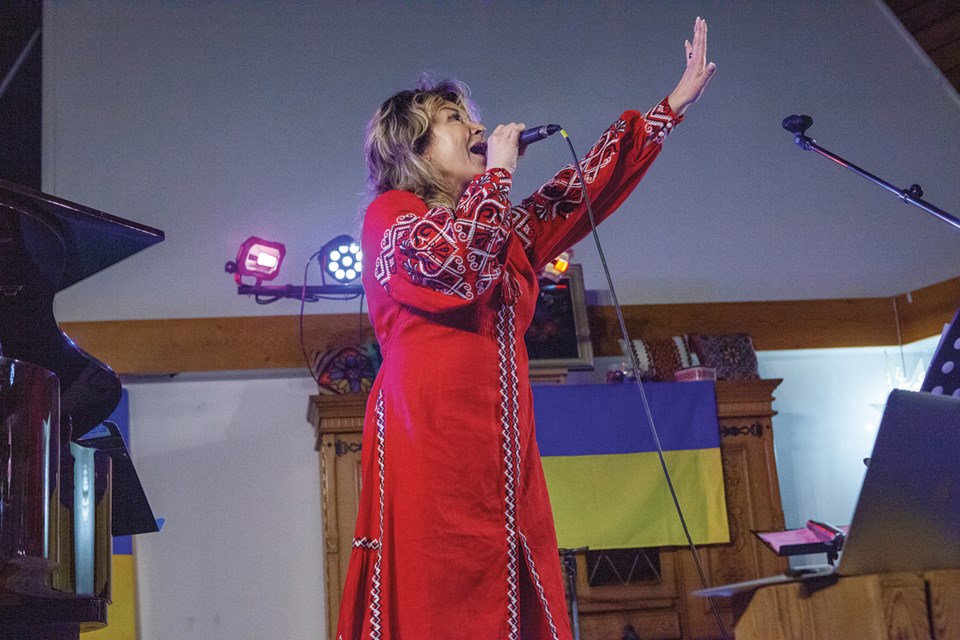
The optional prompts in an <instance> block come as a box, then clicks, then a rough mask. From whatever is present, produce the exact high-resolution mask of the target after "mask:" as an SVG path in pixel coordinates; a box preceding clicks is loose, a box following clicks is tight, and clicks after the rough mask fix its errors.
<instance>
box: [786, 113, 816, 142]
mask: <svg viewBox="0 0 960 640" xmlns="http://www.w3.org/2000/svg"><path fill="white" fill-rule="evenodd" d="M780 124H781V125H782V126H783V128H784V129H786V130H787V131H789V132H790V133H792V134H793V141H794V142H795V143H796V145H797V146H798V147H800V148H801V149H803V150H804V151H809V150H810V147H809V146H808V145H807V143H808V142H812V140H811V139H810V138H808V137H807V135H806V131H807V129H809V128H810V127H811V126H813V118H811V117H810V116H798V115H796V114H794V115H792V116H787V117H786V118H784V119H783V122H781V123H780Z"/></svg>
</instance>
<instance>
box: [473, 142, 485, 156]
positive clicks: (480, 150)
mask: <svg viewBox="0 0 960 640" xmlns="http://www.w3.org/2000/svg"><path fill="white" fill-rule="evenodd" d="M470 153H475V154H477V155H478V156H486V155H487V143H486V142H478V143H477V144H475V145H473V146H472V147H470Z"/></svg>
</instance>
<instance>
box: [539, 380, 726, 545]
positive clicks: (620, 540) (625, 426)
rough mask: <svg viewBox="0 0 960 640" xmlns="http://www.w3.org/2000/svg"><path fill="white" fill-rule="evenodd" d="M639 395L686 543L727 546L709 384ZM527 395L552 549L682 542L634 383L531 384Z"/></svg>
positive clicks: (664, 386) (657, 386)
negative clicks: (554, 538)
mask: <svg viewBox="0 0 960 640" xmlns="http://www.w3.org/2000/svg"><path fill="white" fill-rule="evenodd" d="M644 390H645V391H646V395H647V399H648V401H649V403H650V410H651V413H652V414H653V420H654V422H655V423H656V426H657V432H658V433H659V436H660V444H661V446H662V448H663V451H664V459H665V460H666V465H667V469H668V470H669V471H670V477H671V479H672V480H673V486H674V489H675V490H676V492H677V497H678V499H679V500H680V506H681V507H682V508H683V514H684V518H685V519H686V522H687V527H688V528H689V529H690V534H691V536H692V537H693V541H694V542H695V543H697V544H711V543H722V542H729V541H730V532H729V529H728V527H727V508H726V500H725V497H724V491H723V469H722V466H721V462H720V430H719V424H718V422H717V402H716V395H715V393H714V386H713V383H712V382H680V383H654V384H646V385H644ZM533 396H534V408H535V415H536V420H537V444H538V445H539V447H540V454H541V456H542V459H543V471H544V474H545V475H546V479H547V487H548V488H549V491H550V503H551V505H552V507H553V518H554V522H555V524H556V528H557V542H558V543H559V546H560V548H562V549H574V548H578V547H584V546H586V547H590V548H592V549H624V548H630V547H658V546H671V545H686V544H687V541H686V537H685V536H684V535H683V529H682V527H681V525H680V518H679V516H677V512H676V509H675V508H674V505H673V499H672V498H671V497H670V490H669V488H668V487H667V483H666V480H665V479H664V476H663V470H662V467H661V465H660V460H659V457H658V456H657V449H656V446H655V442H654V439H653V435H652V433H651V431H650V426H649V423H648V421H647V417H646V412H645V410H644V407H643V403H642V399H641V397H640V390H639V389H638V388H637V387H636V386H635V385H630V384H607V385H571V386H566V385H562V386H537V387H534V390H533Z"/></svg>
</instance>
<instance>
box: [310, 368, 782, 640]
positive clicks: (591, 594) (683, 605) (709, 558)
mask: <svg viewBox="0 0 960 640" xmlns="http://www.w3.org/2000/svg"><path fill="white" fill-rule="evenodd" d="M779 383H780V380H751V381H744V382H724V381H720V382H717V410H718V416H719V423H720V424H719V425H718V426H719V429H720V434H721V444H720V446H721V456H722V458H723V475H724V485H725V489H726V496H727V514H728V517H729V519H730V536H731V542H730V543H729V544H722V545H709V546H703V547H700V549H699V552H700V557H701V560H702V564H703V567H704V571H705V573H706V575H707V579H708V580H709V582H710V584H711V585H720V584H726V583H730V582H739V581H743V580H749V579H752V578H759V577H762V576H768V575H774V574H777V573H782V572H783V571H785V570H786V562H785V561H784V560H782V559H780V558H777V557H776V556H774V555H773V553H771V552H770V551H769V550H768V549H766V548H765V547H764V546H763V545H762V544H761V543H760V542H759V541H758V540H757V539H756V538H755V536H754V535H753V534H752V533H751V531H752V530H775V529H782V528H783V524H784V523H783V510H782V508H781V505H780V487H779V484H778V481H777V468H776V461H775V457H774V451H773V433H772V424H771V420H772V417H773V415H774V411H773V410H772V408H771V403H772V401H773V397H772V393H773V390H774V389H775V388H776V387H777V385H778V384H779ZM365 404H366V396H359V395H357V396H352V395H351V396H315V397H313V398H311V401H310V406H309V411H308V419H309V420H310V422H311V424H313V426H314V428H315V431H316V449H317V451H318V452H319V454H320V471H321V498H322V500H323V516H324V523H323V533H324V545H325V560H326V589H327V612H328V618H329V629H330V637H331V638H332V637H334V632H335V630H336V629H335V627H336V620H337V612H338V611H339V610H340V596H341V591H342V589H343V580H344V577H345V576H346V570H347V561H348V559H349V556H350V549H351V544H352V541H353V529H354V523H355V520H356V514H357V501H358V497H359V492H360V441H361V432H362V429H363V412H364V408H365ZM648 553H652V554H654V555H656V556H657V557H658V559H659V569H658V571H657V572H656V575H655V577H654V578H652V579H649V580H643V581H639V582H631V583H630V584H626V585H623V584H616V585H607V586H590V584H589V576H588V575H587V571H586V569H587V566H586V558H585V557H584V556H578V558H577V567H578V571H577V595H578V599H579V605H580V628H581V635H582V638H584V640H608V639H609V640H620V639H621V638H623V637H624V629H625V627H626V626H627V625H630V626H632V627H633V628H634V629H635V630H636V633H637V635H638V636H639V637H641V638H715V637H720V633H719V631H718V630H717V624H716V621H715V619H714V616H713V614H712V612H711V611H710V608H709V603H708V602H707V600H705V599H703V598H699V597H696V596H692V595H690V592H691V591H693V590H695V589H699V588H701V584H700V579H699V574H698V571H697V568H696V565H695V563H694V562H693V558H692V556H691V554H690V551H689V550H688V549H685V548H675V547H663V548H660V549H658V550H651V551H649V552H648ZM717 606H718V608H719V610H720V614H721V616H722V618H723V620H724V624H725V625H726V627H727V630H728V632H729V633H730V634H731V635H732V630H733V616H732V612H731V611H730V608H729V603H727V602H724V601H717Z"/></svg>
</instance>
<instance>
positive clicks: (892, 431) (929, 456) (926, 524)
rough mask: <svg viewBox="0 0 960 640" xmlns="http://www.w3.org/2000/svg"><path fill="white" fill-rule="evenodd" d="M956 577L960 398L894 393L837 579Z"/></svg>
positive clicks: (959, 545) (959, 536)
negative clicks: (896, 574)
mask: <svg viewBox="0 0 960 640" xmlns="http://www.w3.org/2000/svg"><path fill="white" fill-rule="evenodd" d="M935 569H960V398H956V397H952V396H944V395H934V394H931V393H923V392H915V391H902V390H899V389H897V390H894V391H892V392H891V393H890V396H889V397H888V398H887V406H886V409H885V410H884V412H883V419H882V420H881V421H880V429H879V431H878V432H877V440H876V442H875V443H874V445H873V454H872V455H871V456H870V466H869V467H867V474H866V476H865V477H864V479H863V487H862V488H861V489H860V497H859V499H858V500H857V506H856V509H855V510H854V513H853V520H852V521H851V523H850V531H849V533H848V534H847V539H846V542H845V543H844V549H843V553H842V554H841V556H840V560H839V561H838V562H837V568H836V571H837V573H839V574H840V575H863V574H867V573H885V572H890V571H928V570H935Z"/></svg>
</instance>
